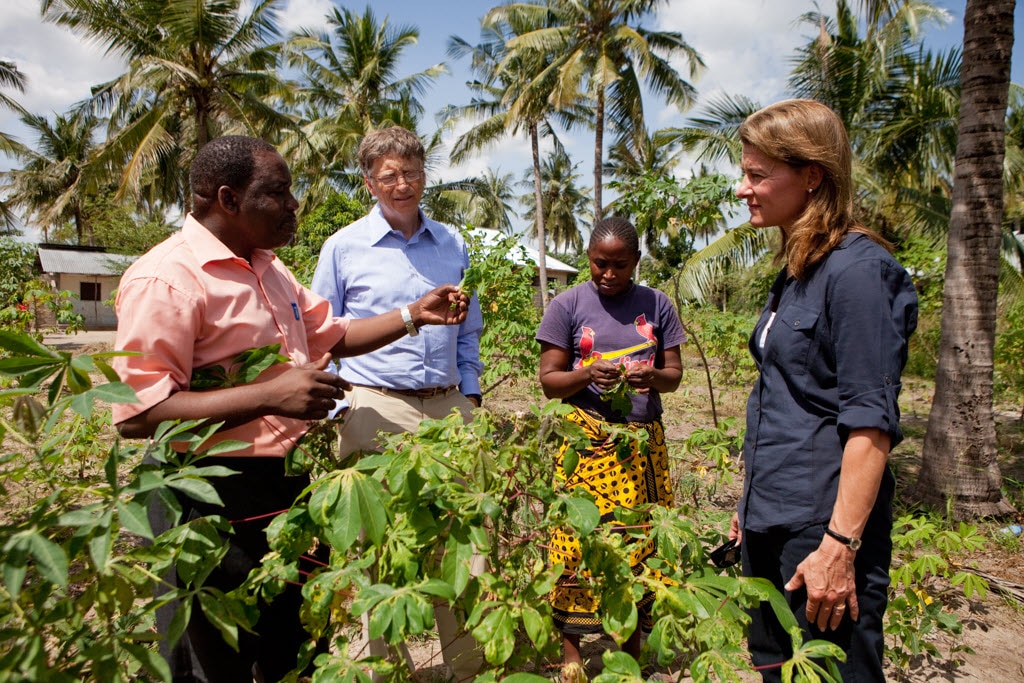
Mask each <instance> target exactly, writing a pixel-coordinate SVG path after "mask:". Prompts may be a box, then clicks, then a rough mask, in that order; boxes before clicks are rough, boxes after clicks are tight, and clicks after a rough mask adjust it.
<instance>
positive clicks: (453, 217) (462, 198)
mask: <svg viewBox="0 0 1024 683" xmlns="http://www.w3.org/2000/svg"><path fill="white" fill-rule="evenodd" d="M513 199H515V192H514V190H513V189H512V174H511V173H501V172H495V171H492V170H491V169H487V170H486V171H484V175H483V177H480V178H467V179H464V180H456V181H453V182H449V183H443V184H440V185H434V186H432V187H429V188H427V191H426V192H425V193H424V196H423V204H424V206H426V207H428V210H429V212H430V215H431V217H432V218H434V219H435V220H438V221H441V222H442V223H450V224H452V225H473V226H476V227H480V228H492V229H495V230H499V231H501V232H502V233H504V234H506V235H511V234H512V230H513V226H512V218H511V217H512V216H514V215H516V210H515V209H514V208H512V201H513Z"/></svg>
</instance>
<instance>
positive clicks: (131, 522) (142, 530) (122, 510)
mask: <svg viewBox="0 0 1024 683" xmlns="http://www.w3.org/2000/svg"><path fill="white" fill-rule="evenodd" d="M117 515H118V521H119V522H120V523H121V526H122V527H123V528H124V529H126V530H128V531H130V532H132V533H133V534H135V535H137V536H142V537H143V538H145V539H148V540H153V529H152V527H150V525H149V518H148V517H147V515H146V508H144V507H143V506H142V505H139V504H138V503H136V502H133V501H128V502H125V501H122V500H119V501H117Z"/></svg>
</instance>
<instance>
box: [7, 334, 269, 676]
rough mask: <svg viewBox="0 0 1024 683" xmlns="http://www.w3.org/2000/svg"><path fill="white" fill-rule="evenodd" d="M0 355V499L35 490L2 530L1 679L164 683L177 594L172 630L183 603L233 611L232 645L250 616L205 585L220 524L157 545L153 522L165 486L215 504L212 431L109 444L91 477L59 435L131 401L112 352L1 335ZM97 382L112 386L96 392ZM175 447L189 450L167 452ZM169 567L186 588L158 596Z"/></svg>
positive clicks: (243, 605) (208, 523) (172, 432)
mask: <svg viewBox="0 0 1024 683" xmlns="http://www.w3.org/2000/svg"><path fill="white" fill-rule="evenodd" d="M0 349H2V350H3V351H4V352H5V357H4V358H2V359H0V377H3V378H5V380H6V386H5V387H4V388H3V389H2V390H0V437H3V438H4V440H5V444H12V447H11V448H6V449H5V451H4V455H3V456H2V458H0V467H2V468H3V478H2V480H0V481H2V482H3V483H2V484H0V495H3V496H4V498H5V500H8V501H11V500H12V498H13V496H12V494H13V490H11V489H12V488H13V487H16V486H20V485H23V484H24V483H26V482H29V481H31V484H32V486H33V491H34V492H37V493H35V495H33V496H32V497H31V499H30V500H29V501H28V502H27V503H26V504H25V505H23V506H17V507H9V508H8V510H7V515H6V517H5V518H4V519H3V520H2V523H0V549H2V552H0V568H2V579H3V580H2V582H0V680H4V681H11V682H21V681H24V682H26V683H27V682H29V681H32V682H33V683H39V682H49V681H54V682H64V681H95V682H97V683H100V682H101V683H110V682H116V681H136V680H163V681H167V680H170V671H169V669H168V667H167V663H166V662H165V661H164V660H163V659H162V658H161V657H160V655H159V654H158V652H157V648H156V645H155V640H156V633H155V630H154V628H153V621H154V613H155V610H156V609H157V608H158V607H159V606H160V605H162V604H164V603H165V602H167V601H169V600H171V599H175V598H182V599H185V603H186V609H185V610H183V611H182V619H179V620H178V621H177V622H176V623H177V624H179V627H178V633H179V635H180V630H181V628H180V627H181V626H183V625H184V623H185V618H186V617H187V609H188V608H189V606H190V604H191V603H190V602H189V601H188V598H191V597H195V598H196V604H197V605H198V606H199V607H198V608H200V609H203V610H204V611H206V612H207V613H208V614H214V615H221V614H225V613H228V614H230V615H231V616H229V617H226V618H222V619H218V620H215V622H216V623H218V625H220V626H221V627H222V630H223V631H224V633H225V637H227V638H231V637H232V634H237V629H238V627H239V624H241V625H242V626H243V627H246V626H247V625H248V624H249V621H248V618H249V615H251V614H252V609H251V608H250V607H249V606H248V604H247V602H246V599H245V598H244V597H239V598H230V597H229V596H224V595H221V594H218V593H217V592H215V591H212V590H209V589H205V588H204V587H203V586H202V582H203V580H204V579H205V577H206V576H207V575H208V574H209V572H210V571H211V570H212V569H213V567H214V566H215V565H216V564H217V563H218V562H219V559H220V557H221V556H222V554H223V551H224V547H223V546H224V544H223V542H222V540H221V536H220V533H219V531H221V530H223V529H224V527H225V523H224V522H223V520H219V519H217V518H202V519H197V520H193V521H191V522H189V523H187V524H183V525H181V526H179V527H176V528H175V529H172V530H171V531H169V532H168V533H166V534H163V535H161V536H159V537H154V536H153V533H152V530H151V528H150V525H149V521H148V519H147V506H148V505H149V502H150V501H151V500H152V499H153V497H155V496H159V497H161V498H163V499H165V500H168V501H174V497H173V496H172V495H171V493H170V492H171V490H172V489H175V490H178V491H184V492H187V493H188V494H189V495H191V496H193V497H195V498H198V499H201V500H206V501H209V502H216V501H217V500H218V499H217V496H216V493H215V492H214V491H213V488H212V487H211V486H210V484H209V483H208V482H207V481H206V478H207V477H213V476H223V475H224V474H227V472H226V471H225V470H224V468H218V467H204V466H203V465H202V464H201V459H202V458H201V456H197V455H196V454H195V452H196V449H198V448H200V447H201V445H202V443H203V442H204V441H205V439H206V438H207V437H208V436H209V435H211V434H212V433H213V432H214V431H215V430H216V425H212V426H207V427H204V428H199V426H198V425H196V424H195V423H185V424H181V425H170V424H165V425H164V426H163V427H162V428H161V429H160V431H159V432H158V434H157V435H156V436H155V437H154V438H153V439H152V440H151V441H149V442H148V443H145V444H138V445H133V446H125V445H124V444H122V443H120V442H119V441H118V440H116V439H112V440H111V445H110V446H109V448H108V449H105V450H104V451H102V452H98V453H97V455H99V456H100V462H101V463H102V468H101V470H102V477H101V478H99V479H98V480H95V481H92V480H85V479H83V478H82V477H81V476H78V475H79V474H80V473H81V471H80V470H79V469H78V467H80V464H79V463H77V462H69V460H74V459H75V458H77V457H79V453H78V451H76V450H75V449H76V447H78V446H80V445H81V444H77V443H71V442H70V441H69V437H74V436H75V435H74V433H72V434H69V433H68V432H67V431H66V429H67V426H68V425H69V424H75V423H76V422H78V423H80V424H89V425H91V424H94V418H96V417H97V415H105V414H106V412H105V411H103V410H100V406H101V405H103V404H106V403H111V402H123V403H131V402H135V400H136V399H135V394H134V392H133V391H132V390H131V389H130V388H129V387H128V386H127V385H125V384H122V383H120V382H118V381H116V380H117V378H116V375H115V374H114V372H113V371H112V370H111V368H110V367H109V366H108V365H107V364H106V362H105V359H106V358H107V357H109V356H110V355H111V354H109V353H107V354H95V355H93V356H75V357H72V356H71V355H70V354H67V353H63V352H55V351H53V350H50V349H48V348H47V347H45V346H43V345H41V344H39V343H38V342H36V341H35V340H34V339H33V338H32V337H29V336H27V335H24V334H20V333H13V332H9V331H2V330H0ZM97 373H101V374H102V375H103V376H105V377H106V378H108V379H109V380H111V381H109V382H106V383H101V384H94V383H93V381H92V375H94V374H97ZM47 383H48V387H47ZM93 436H95V434H93ZM172 441H175V442H177V445H178V447H179V448H180V447H185V448H186V450H185V451H184V452H183V453H178V452H176V451H174V450H173V449H172V448H171V442H172ZM220 447H222V446H221V445H218V448H220ZM226 447H227V448H230V447H231V446H230V445H228V446H226ZM147 456H148V457H147ZM144 458H145V460H144ZM164 464H176V465H177V466H178V467H177V468H176V469H175V468H166V467H164ZM69 465H72V466H73V467H71V468H69V467H68V466H69ZM69 469H71V470H72V472H71V474H70V475H68V474H66V472H68V470H69ZM126 472H127V473H128V476H127V477H125V476H124V474H125V473H126ZM175 505H176V503H172V509H174V508H173V506H175ZM179 511H180V510H179ZM172 566H176V567H177V568H178V571H179V574H181V575H182V576H184V577H185V578H186V582H185V584H184V585H183V586H181V587H180V588H176V589H171V590H169V591H168V592H165V593H163V594H162V595H159V596H156V595H155V594H154V586H158V585H161V584H163V578H162V577H163V576H164V575H165V574H166V572H167V571H168V570H169V569H170V568H171V567H172ZM168 588H169V587H168Z"/></svg>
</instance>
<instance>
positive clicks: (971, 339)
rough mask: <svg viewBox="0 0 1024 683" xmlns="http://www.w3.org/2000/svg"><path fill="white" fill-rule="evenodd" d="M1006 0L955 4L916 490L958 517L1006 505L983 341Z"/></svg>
mask: <svg viewBox="0 0 1024 683" xmlns="http://www.w3.org/2000/svg"><path fill="white" fill-rule="evenodd" d="M1014 2H1015V0H967V9H966V12H965V14H964V49H963V60H962V66H961V73H960V81H961V96H960V121H959V140H958V142H957V149H956V167H955V171H954V175H955V179H954V184H953V211H952V215H951V216H950V224H949V242H948V246H947V249H948V257H947V263H946V282H945V286H944V287H943V295H942V332H941V335H942V336H941V341H940V348H939V361H938V370H937V372H936V376H935V400H934V402H933V404H932V410H931V414H930V415H929V417H928V429H927V432H926V433H925V439H924V454H923V457H922V465H921V473H920V475H919V477H918V480H917V490H916V494H917V496H918V498H920V500H922V501H924V502H926V503H930V504H932V505H936V506H939V507H942V508H946V507H947V505H948V509H949V510H950V511H951V512H952V514H953V516H954V517H956V518H959V519H964V518H970V517H983V516H996V515H1002V514H1006V513H1009V512H1012V510H1013V508H1012V507H1011V506H1010V504H1009V503H1008V502H1007V501H1006V499H1005V498H1003V495H1002V492H1001V490H1000V484H1001V476H1000V472H999V463H998V462H997V460H996V432H995V418H994V414H993V409H992V350H993V346H994V344H995V328H996V295H997V291H998V284H999V282H998V279H999V246H1000V243H1001V226H1002V218H1003V156H1004V153H1005V135H1006V106H1007V95H1008V91H1009V84H1010V53H1011V50H1012V48H1013V10H1014Z"/></svg>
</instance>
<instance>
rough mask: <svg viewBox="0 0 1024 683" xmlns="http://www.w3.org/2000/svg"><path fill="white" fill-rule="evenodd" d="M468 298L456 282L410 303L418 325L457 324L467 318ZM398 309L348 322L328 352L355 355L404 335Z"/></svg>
mask: <svg viewBox="0 0 1024 683" xmlns="http://www.w3.org/2000/svg"><path fill="white" fill-rule="evenodd" d="M468 309H469V299H468V298H467V297H466V295H465V294H464V293H463V292H462V291H461V290H460V289H459V288H458V287H456V286H455V285H441V286H440V287H438V288H436V289H433V290H431V291H429V292H427V293H426V294H424V295H423V296H422V297H420V298H419V299H418V300H416V301H414V302H413V303H411V304H409V313H410V314H411V315H412V320H413V324H414V325H416V327H417V328H420V327H423V326H424V325H458V324H460V323H462V321H463V320H465V319H466V311H467V310H468ZM406 333H407V332H406V329H405V322H404V321H403V320H402V314H401V312H400V310H399V309H396V310H394V311H388V312H387V313H381V314H380V315H375V316H373V317H372V318H361V319H357V320H352V321H351V322H350V323H349V326H348V331H346V332H345V336H344V337H342V338H341V339H340V340H339V341H338V343H337V344H335V345H334V348H332V349H331V353H332V354H333V355H335V356H339V357H348V356H358V355H360V354H363V353H368V352H370V351H374V350H376V349H379V348H380V347H382V346H386V345H388V344H390V343H391V342H393V341H395V340H396V339H401V338H402V337H404V336H405V335H406Z"/></svg>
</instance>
